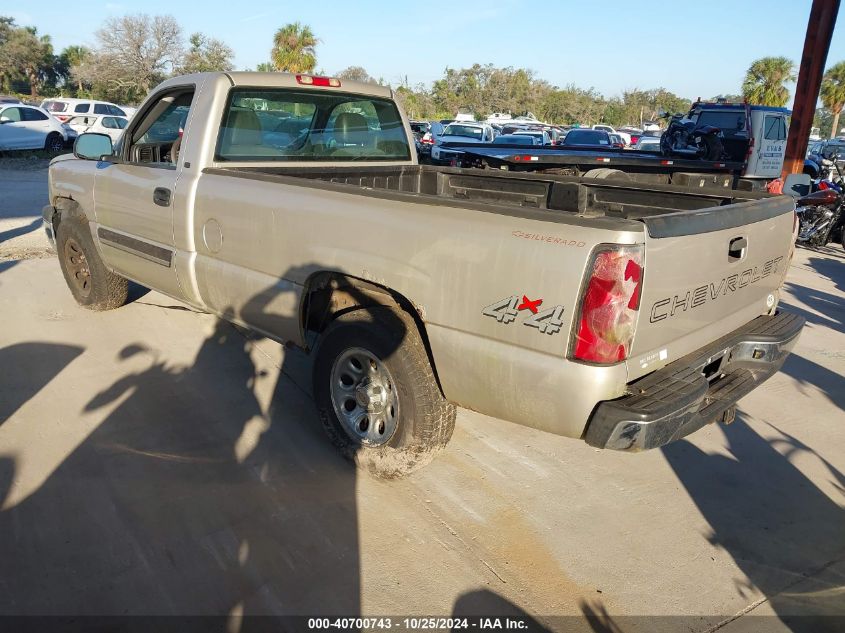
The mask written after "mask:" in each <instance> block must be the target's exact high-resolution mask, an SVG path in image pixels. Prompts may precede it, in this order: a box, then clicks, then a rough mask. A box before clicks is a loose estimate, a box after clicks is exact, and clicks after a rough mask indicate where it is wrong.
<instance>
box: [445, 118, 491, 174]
mask: <svg viewBox="0 0 845 633" xmlns="http://www.w3.org/2000/svg"><path fill="white" fill-rule="evenodd" d="M495 137H496V133H495V132H494V131H493V126H491V125H490V124H488V123H469V122H467V123H462V122H459V121H455V122H454V123H450V124H449V125H447V126H446V128H445V129H444V130H443V133H442V134H440V136H438V137H437V140H436V141H435V144H434V146H433V147H432V148H431V161H432V162H433V163H434V164H435V165H436V164H438V163H448V162H450V161H451V160H452V159H453V158H455V157H456V156H458V155H459V154H461V153H462V152H456V151H452V150H449V149H444V148H442V147H441V145H442V144H443V143H462V144H468V143H492V142H493V139H494V138H495Z"/></svg>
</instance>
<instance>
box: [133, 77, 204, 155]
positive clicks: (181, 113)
mask: <svg viewBox="0 0 845 633" xmlns="http://www.w3.org/2000/svg"><path fill="white" fill-rule="evenodd" d="M193 98H194V91H193V88H191V89H185V88H182V89H181V90H179V89H177V90H172V91H169V92H166V93H164V94H162V95H161V96H160V97H158V98H157V99H155V101H154V102H153V103H152V105H151V106H150V107H149V108H147V110H146V112H145V113H144V115H143V117H142V118H141V119H139V120H138V121H137V124H136V125H135V126H134V127H133V128H132V131H131V134H130V135H129V136H130V138H129V139H127V140H126V141H124V142H126V143H127V144H128V147H127V148H126V149H125V150H124V151H125V152H127V153H128V159H129V162H132V163H143V164H149V166H151V167H168V166H171V165H175V164H176V159H177V158H178V152H179V148H180V147H181V145H182V133H183V132H184V130H185V123H186V121H187V120H188V113H189V112H190V109H191V102H192V101H193ZM124 155H126V154H124Z"/></svg>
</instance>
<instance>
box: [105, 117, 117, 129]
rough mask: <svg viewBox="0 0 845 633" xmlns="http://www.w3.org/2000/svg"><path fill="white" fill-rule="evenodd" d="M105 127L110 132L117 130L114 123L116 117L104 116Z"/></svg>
mask: <svg viewBox="0 0 845 633" xmlns="http://www.w3.org/2000/svg"><path fill="white" fill-rule="evenodd" d="M103 127H107V128H109V129H110V130H113V129H115V128H117V125H115V122H114V117H113V116H104V117H103Z"/></svg>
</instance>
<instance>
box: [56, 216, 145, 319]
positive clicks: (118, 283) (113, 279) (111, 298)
mask: <svg viewBox="0 0 845 633" xmlns="http://www.w3.org/2000/svg"><path fill="white" fill-rule="evenodd" d="M56 252H57V253H58V255H59V265H60V266H61V268H62V273H63V274H64V276H65V282H66V283H67V285H68V288H70V292H71V294H72V295H73V298H74V299H76V302H77V303H78V304H79V305H81V306H82V307H83V308H88V309H89V310H113V309H114V308H119V307H120V306H122V305H123V304H124V303H126V299H127V297H128V296H129V282H128V281H127V280H126V279H125V278H124V277H121V276H120V275H116V274H115V273H113V272H111V271H110V270H109V269H108V268H106V266H105V264H103V260H102V259H100V254H99V253H98V252H97V248H96V246H94V238H92V237H91V231H90V230H89V229H88V223H87V222H86V221H85V219H84V218H83V217H80V216H70V217H64V218H62V219H61V221H60V222H59V227H58V229H57V230H56Z"/></svg>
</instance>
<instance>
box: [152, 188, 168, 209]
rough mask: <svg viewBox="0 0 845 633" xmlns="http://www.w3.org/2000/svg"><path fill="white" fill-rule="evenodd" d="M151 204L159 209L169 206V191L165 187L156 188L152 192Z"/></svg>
mask: <svg viewBox="0 0 845 633" xmlns="http://www.w3.org/2000/svg"><path fill="white" fill-rule="evenodd" d="M153 202H155V203H156V204H157V205H158V206H160V207H169V206H170V189H167V188H165V187H156V188H155V190H154V191H153Z"/></svg>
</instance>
